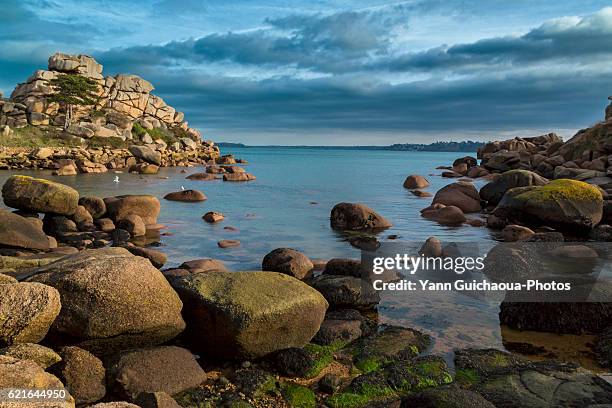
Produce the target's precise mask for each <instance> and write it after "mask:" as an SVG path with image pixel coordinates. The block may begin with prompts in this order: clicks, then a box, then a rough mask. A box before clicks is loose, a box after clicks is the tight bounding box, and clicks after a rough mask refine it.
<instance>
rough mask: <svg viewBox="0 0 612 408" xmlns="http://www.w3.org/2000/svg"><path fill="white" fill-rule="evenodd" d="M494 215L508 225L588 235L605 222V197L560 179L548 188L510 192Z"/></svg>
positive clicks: (578, 183) (537, 187)
mask: <svg viewBox="0 0 612 408" xmlns="http://www.w3.org/2000/svg"><path fill="white" fill-rule="evenodd" d="M493 215H494V216H495V217H497V218H499V219H501V220H504V222H505V223H512V222H513V221H518V222H519V223H520V222H523V223H525V224H527V225H530V226H531V225H545V226H551V227H554V228H560V229H566V230H571V231H573V232H584V231H588V230H590V229H591V228H593V227H594V226H596V225H597V224H598V223H599V222H600V221H601V218H602V216H603V197H602V195H601V192H600V190H599V189H598V188H597V187H594V186H592V185H590V184H587V183H584V182H582V181H576V180H567V179H559V180H553V181H551V182H550V183H548V184H546V185H544V186H531V187H516V188H513V189H510V190H508V191H507V192H506V194H504V196H503V198H502V200H501V201H500V202H499V204H498V206H497V207H496V208H495V210H494V212H493Z"/></svg>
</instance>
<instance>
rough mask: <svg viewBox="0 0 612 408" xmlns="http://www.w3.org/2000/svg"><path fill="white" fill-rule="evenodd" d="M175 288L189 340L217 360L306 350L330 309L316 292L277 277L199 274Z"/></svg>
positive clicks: (288, 279)
mask: <svg viewBox="0 0 612 408" xmlns="http://www.w3.org/2000/svg"><path fill="white" fill-rule="evenodd" d="M174 285H175V288H176V290H177V291H178V293H179V295H180V296H181V299H183V302H184V304H185V307H184V310H183V315H184V317H185V319H186V321H187V331H186V338H187V339H188V340H189V342H190V344H191V345H192V346H193V347H194V348H195V349H197V350H199V351H202V352H205V353H207V354H209V355H211V356H212V357H215V358H237V359H239V358H247V359H248V358H255V357H261V356H264V355H266V354H269V353H272V352H274V351H277V350H281V349H284V348H289V347H302V346H304V345H305V344H306V343H307V342H309V341H310V339H312V337H313V336H314V335H315V334H316V332H317V331H318V330H319V327H320V325H321V322H322V321H323V318H324V316H325V311H326V310H327V306H328V305H327V302H326V301H325V299H324V298H323V296H321V294H320V293H318V292H317V291H316V290H314V289H312V288H310V287H309V286H308V285H306V284H304V283H303V282H300V281H299V280H297V279H295V278H292V277H290V276H287V275H284V274H280V273H275V272H217V273H207V274H196V275H190V276H187V277H184V278H181V279H179V280H177V281H176V282H175V283H174Z"/></svg>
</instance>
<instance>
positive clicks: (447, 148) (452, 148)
mask: <svg viewBox="0 0 612 408" xmlns="http://www.w3.org/2000/svg"><path fill="white" fill-rule="evenodd" d="M484 144H485V143H484V142H472V141H465V142H435V143H431V144H416V143H415V144H413V143H406V144H393V145H387V146H316V145H312V146H308V145H297V146H281V145H258V146H253V145H245V144H243V143H231V142H220V143H216V145H217V146H219V147H221V148H273V149H324V150H390V151H412V152H415V151H417V152H418V151H422V152H475V151H476V150H477V149H478V148H479V147H482V146H484Z"/></svg>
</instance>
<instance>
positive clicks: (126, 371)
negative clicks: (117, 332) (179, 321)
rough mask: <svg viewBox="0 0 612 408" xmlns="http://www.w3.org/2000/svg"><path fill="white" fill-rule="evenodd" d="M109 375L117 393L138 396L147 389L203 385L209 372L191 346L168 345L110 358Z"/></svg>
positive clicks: (168, 390) (173, 390) (174, 390)
mask: <svg viewBox="0 0 612 408" xmlns="http://www.w3.org/2000/svg"><path fill="white" fill-rule="evenodd" d="M107 377H108V379H109V388H110V389H111V390H112V391H113V393H115V394H117V395H121V396H122V397H123V398H126V399H129V400H135V399H136V397H137V396H138V395H139V394H140V393H143V392H145V393H153V392H158V391H163V392H166V393H168V394H170V395H173V394H178V393H179V392H182V391H185V390H186V389H188V388H192V387H196V386H198V385H200V384H201V383H202V382H204V381H205V380H206V373H205V372H204V370H202V368H201V367H200V366H199V364H198V362H197V361H196V359H195V358H194V356H193V354H191V352H190V351H189V350H186V349H184V348H180V347H174V346H166V347H153V348H149V349H138V350H130V351H126V352H124V353H121V354H119V355H118V356H116V357H114V358H113V359H112V360H111V361H110V362H109V364H108V373H107Z"/></svg>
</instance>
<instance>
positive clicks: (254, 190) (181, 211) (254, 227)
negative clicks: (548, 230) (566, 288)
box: [0, 147, 598, 369]
mask: <svg viewBox="0 0 612 408" xmlns="http://www.w3.org/2000/svg"><path fill="white" fill-rule="evenodd" d="M222 153H223V154H228V153H231V154H233V155H234V156H235V157H237V158H241V159H244V160H246V161H247V162H248V164H246V165H245V169H246V170H247V171H248V172H249V173H252V174H254V175H255V176H256V177H257V179H256V180H255V181H251V182H241V183H230V182H223V181H222V180H216V181H192V180H188V179H186V178H185V177H186V176H188V175H189V174H192V173H196V172H202V171H204V168H203V167H190V168H181V167H178V168H162V169H160V171H159V173H158V174H157V175H146V176H145V175H137V174H128V173H120V174H117V173H115V172H112V171H109V172H108V173H104V174H85V175H83V174H81V175H78V176H62V177H59V176H53V175H51V173H50V172H48V171H3V172H0V182H1V183H4V180H5V179H6V178H8V177H9V176H10V175H11V174H26V175H32V176H36V177H43V178H47V179H50V180H55V181H58V182H61V183H64V184H67V185H70V186H72V187H74V188H75V189H77V190H78V191H79V192H80V194H81V195H82V196H83V195H97V196H100V197H107V196H114V195H121V194H152V195H154V196H156V197H158V198H159V199H160V202H161V213H160V216H159V219H158V222H159V223H160V224H163V225H165V226H166V228H165V229H164V230H163V234H162V236H161V237H160V241H159V242H158V243H156V244H155V246H156V249H159V250H161V251H163V252H165V253H166V254H167V255H168V258H169V261H168V264H167V265H166V267H173V266H178V265H180V264H181V263H182V262H184V261H188V260H192V259H198V258H215V259H220V260H222V261H224V262H225V264H226V265H227V266H228V268H230V269H232V270H236V271H239V270H240V271H250V270H259V269H261V261H262V259H263V257H264V256H265V255H266V254H267V253H268V252H270V251H271V250H273V249H275V248H279V247H289V248H294V249H296V250H299V251H301V252H303V253H304V254H306V255H307V256H309V257H310V258H312V259H315V260H327V259H331V258H356V259H359V258H360V256H361V251H360V250H359V249H358V248H355V247H353V246H351V245H350V243H349V242H347V239H346V238H347V237H346V236H345V235H343V234H342V233H338V232H336V231H334V230H333V229H331V228H330V225H329V218H330V211H331V209H332V207H333V206H334V205H335V204H337V203H339V202H358V203H364V204H366V205H368V206H369V207H371V208H373V209H374V210H376V211H377V212H378V213H380V214H381V215H383V216H384V217H386V218H387V219H388V220H390V221H391V222H392V223H393V227H391V228H389V229H387V230H385V231H383V232H380V233H379V234H378V237H377V238H378V239H379V241H381V242H383V243H384V242H387V241H390V239H389V238H388V237H389V236H396V237H393V238H396V239H394V240H393V241H394V242H398V241H399V242H402V241H405V242H410V243H415V242H416V243H419V242H423V241H425V240H426V239H427V238H428V237H430V236H435V237H437V238H439V239H440V240H441V241H442V242H443V243H444V242H451V241H453V242H472V243H480V244H482V245H484V246H486V245H493V244H494V243H495V242H496V239H497V237H496V236H495V233H494V232H492V231H491V230H489V229H487V228H486V227H473V226H469V225H463V226H459V227H448V226H442V225H439V224H437V223H435V222H432V221H429V220H427V219H425V218H423V217H421V215H420V212H419V210H421V209H422V208H425V207H427V206H428V205H429V204H430V202H431V198H419V197H416V196H414V195H412V194H411V193H410V191H408V190H406V189H405V188H404V187H403V186H402V184H403V182H404V180H405V178H406V177H407V176H408V175H410V174H419V175H422V176H424V177H426V178H427V179H428V180H429V182H430V183H431V185H430V186H429V187H428V188H426V189H425V190H426V191H429V192H431V193H435V192H436V191H437V190H439V189H440V188H442V187H443V186H445V185H447V184H449V183H452V182H454V181H456V180H453V179H447V178H443V177H441V176H440V173H441V170H436V167H438V166H450V165H452V163H453V161H454V160H455V159H456V158H457V157H460V156H465V155H472V156H475V153H456V152H421V151H419V152H411V151H386V150H351V149H321V148H281V147H246V148H243V147H236V148H225V149H222ZM185 171H186V172H185ZM116 176H118V178H119V182H115V181H114V179H115V177H116ZM484 183H485V181H479V180H476V181H475V185H476V187H477V188H480V187H481V186H482V185H484ZM183 188H184V189H196V190H200V191H202V192H204V194H205V195H206V196H207V200H206V201H204V202H198V203H184V202H172V201H167V200H164V199H163V196H164V195H165V194H167V193H169V192H173V191H179V190H181V189H183ZM208 211H218V212H222V213H223V214H224V215H225V219H224V220H223V221H222V222H219V223H216V224H209V223H206V222H204V221H203V220H202V215H204V214H205V213H206V212H208ZM228 226H231V227H234V228H232V229H226V228H224V227H228ZM222 239H238V240H240V242H241V245H240V246H239V247H235V248H226V249H221V248H219V247H218V245H217V242H218V241H219V240H222ZM498 312H499V305H498V303H496V302H490V301H483V300H479V299H476V298H473V297H470V296H465V295H463V294H459V293H444V294H434V293H431V292H428V293H420V294H419V293H413V292H405V291H385V292H381V303H380V305H379V307H378V314H377V316H376V318H377V319H378V320H379V322H380V323H381V324H394V325H401V326H405V327H410V328H414V329H418V330H422V331H424V332H426V333H428V334H430V335H431V336H432V338H433V339H434V343H433V346H432V348H431V350H429V351H430V352H432V353H438V354H442V355H444V356H445V357H446V358H447V360H448V361H449V362H452V354H453V350H454V349H456V348H465V347H477V348H487V347H493V348H500V349H504V348H505V347H506V346H508V345H509V344H513V345H516V344H519V345H520V344H529V345H532V346H534V347H536V348H538V347H539V348H542V349H545V350H546V352H545V353H543V354H546V353H549V354H550V353H553V354H554V355H556V356H557V357H559V358H561V359H565V360H568V361H577V362H580V363H582V364H583V365H584V366H586V367H588V368H591V369H598V367H597V364H596V363H595V362H594V360H593V358H592V354H591V353H590V348H589V343H592V342H593V341H594V339H593V338H592V337H591V336H558V335H549V334H542V333H530V332H518V331H514V330H510V329H508V328H506V327H501V326H500V323H499V317H498ZM305 313H307V311H305Z"/></svg>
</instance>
